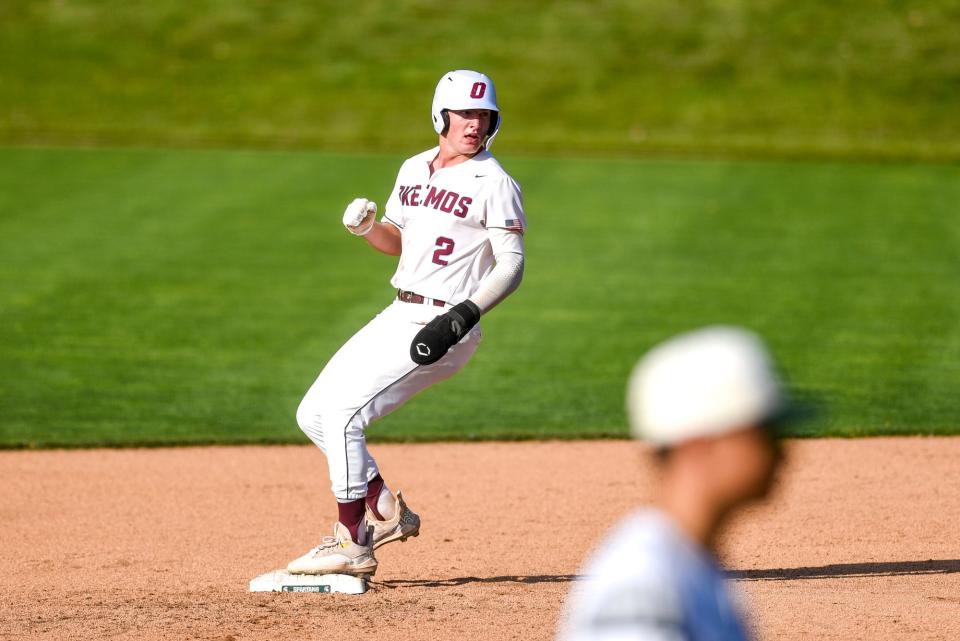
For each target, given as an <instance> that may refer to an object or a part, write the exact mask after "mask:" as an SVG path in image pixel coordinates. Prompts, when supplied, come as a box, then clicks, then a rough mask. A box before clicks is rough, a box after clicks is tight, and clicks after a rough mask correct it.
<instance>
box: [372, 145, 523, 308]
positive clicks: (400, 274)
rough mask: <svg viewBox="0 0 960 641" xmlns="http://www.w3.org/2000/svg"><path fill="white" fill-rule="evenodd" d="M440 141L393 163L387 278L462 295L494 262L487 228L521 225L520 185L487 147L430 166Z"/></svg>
mask: <svg viewBox="0 0 960 641" xmlns="http://www.w3.org/2000/svg"><path fill="white" fill-rule="evenodd" d="M438 151H439V147H434V148H433V149H430V150H427V151H425V152H423V153H421V154H417V155H416V156H414V157H412V158H410V159H408V160H407V161H406V162H404V163H403V166H402V167H401V168H400V173H399V174H398V175H397V182H396V185H395V186H394V188H393V192H392V193H391V194H390V199H389V200H388V201H387V206H386V209H385V211H384V215H383V221H384V222H387V223H390V224H392V225H394V226H396V227H398V228H400V229H401V230H402V231H403V233H402V239H403V248H402V254H401V255H400V263H399V265H398V266H397V271H396V273H395V274H394V275H393V278H392V279H391V280H390V283H391V284H392V285H393V286H394V287H397V288H399V289H404V290H407V291H412V292H415V293H417V294H420V295H422V296H427V297H428V298H435V299H439V300H444V301H447V302H449V303H454V304H456V303H459V302H462V301H463V300H465V299H467V298H469V297H470V296H471V295H472V294H473V293H474V292H476V291H477V289H478V287H479V286H480V281H481V280H482V279H483V277H484V276H485V275H486V274H487V272H489V271H490V269H491V268H492V267H493V264H494V257H493V253H492V251H491V249H490V243H489V242H487V230H488V229H492V228H501V229H508V230H511V231H516V232H520V233H521V234H522V233H523V232H524V231H526V227H527V221H526V218H525V217H524V214H523V197H522V195H521V193H520V186H519V185H517V183H516V181H514V180H513V178H511V177H510V176H509V174H507V172H505V171H504V170H503V167H501V166H500V163H499V162H497V160H496V159H495V158H494V157H493V156H492V155H491V154H490V152H488V151H481V152H480V153H478V154H477V155H476V156H474V157H473V158H471V159H469V160H466V161H464V162H462V163H459V164H457V165H454V166H452V167H446V168H443V169H439V170H437V171H435V172H433V174H431V173H430V162H431V161H432V160H433V159H434V158H436V157H437V153H438Z"/></svg>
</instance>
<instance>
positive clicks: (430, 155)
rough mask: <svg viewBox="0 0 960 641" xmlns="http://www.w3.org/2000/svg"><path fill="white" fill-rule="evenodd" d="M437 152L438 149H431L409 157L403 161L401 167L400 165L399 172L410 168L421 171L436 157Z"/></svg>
mask: <svg viewBox="0 0 960 641" xmlns="http://www.w3.org/2000/svg"><path fill="white" fill-rule="evenodd" d="M439 151H440V147H431V148H430V149H427V150H425V151H421V152H420V153H418V154H414V155H412V156H410V157H409V158H407V159H406V160H404V161H403V164H402V165H400V171H405V170H407V169H411V168H416V169H423V168H424V166H425V165H426V164H427V163H429V162H430V161H432V160H433V159H434V158H436V157H437V154H438V153H439Z"/></svg>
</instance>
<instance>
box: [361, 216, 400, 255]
mask: <svg viewBox="0 0 960 641" xmlns="http://www.w3.org/2000/svg"><path fill="white" fill-rule="evenodd" d="M364 239H366V241H367V243H368V244H369V245H370V246H371V247H373V248H374V249H376V250H377V251H378V252H382V253H384V254H387V255H388V256H399V255H400V250H401V248H402V243H401V239H400V230H399V229H397V228H396V227H394V226H393V225H391V224H390V223H380V222H375V223H374V224H373V228H372V229H371V230H370V231H369V233H367V235H365V236H364Z"/></svg>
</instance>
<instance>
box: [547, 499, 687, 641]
mask: <svg viewBox="0 0 960 641" xmlns="http://www.w3.org/2000/svg"><path fill="white" fill-rule="evenodd" d="M670 536H671V530H670V527H669V525H668V524H665V523H664V522H663V521H662V519H661V518H660V516H659V515H658V514H657V513H656V512H655V511H653V510H645V511H642V512H637V513H634V514H631V515H630V516H628V517H627V518H625V519H624V520H623V521H621V522H620V523H619V524H618V525H617V526H616V527H615V528H614V529H613V530H612V531H611V532H610V533H609V534H608V535H607V536H606V537H605V538H604V539H603V540H602V541H601V542H600V543H599V545H598V547H597V549H596V551H595V552H594V554H593V555H592V556H591V558H590V559H589V560H588V561H587V563H586V564H585V565H584V567H583V568H582V570H581V575H580V578H578V579H577V582H576V584H575V585H574V588H573V589H572V590H571V593H570V596H569V599H568V603H567V606H566V610H565V612H566V617H567V619H568V625H567V630H568V634H567V635H565V636H564V638H569V639H580V638H592V639H601V638H622V637H629V638H643V639H647V638H650V639H673V638H679V637H680V636H682V635H681V630H682V627H683V613H682V607H681V601H680V595H679V591H678V590H677V586H676V584H675V583H674V573H673V570H672V568H671V563H673V562H675V559H674V558H673V557H672V555H671V553H670V551H669V548H670V544H669V537H670Z"/></svg>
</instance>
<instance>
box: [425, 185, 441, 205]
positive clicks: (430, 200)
mask: <svg viewBox="0 0 960 641" xmlns="http://www.w3.org/2000/svg"><path fill="white" fill-rule="evenodd" d="M446 193H447V190H446V189H441V190H440V191H437V188H436V187H431V188H430V191H429V192H427V197H426V198H425V199H424V200H423V206H424V207H433V208H434V209H436V208H437V207H439V206H440V203H441V202H442V201H443V197H444V196H445V195H446Z"/></svg>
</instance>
